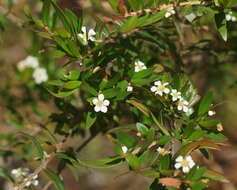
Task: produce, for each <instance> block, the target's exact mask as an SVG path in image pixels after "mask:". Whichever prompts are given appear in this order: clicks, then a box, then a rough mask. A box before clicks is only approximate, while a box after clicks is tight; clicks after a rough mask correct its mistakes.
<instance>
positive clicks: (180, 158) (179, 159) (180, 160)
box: [175, 156, 184, 162]
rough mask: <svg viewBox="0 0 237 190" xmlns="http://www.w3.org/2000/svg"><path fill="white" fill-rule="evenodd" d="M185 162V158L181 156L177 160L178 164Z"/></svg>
mask: <svg viewBox="0 0 237 190" xmlns="http://www.w3.org/2000/svg"><path fill="white" fill-rule="evenodd" d="M183 160H184V159H183V156H179V157H177V158H176V159H175V161H176V162H182V161H183Z"/></svg>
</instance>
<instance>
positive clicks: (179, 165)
mask: <svg viewBox="0 0 237 190" xmlns="http://www.w3.org/2000/svg"><path fill="white" fill-rule="evenodd" d="M181 166H182V165H181V164H180V163H176V164H175V165H174V167H175V168H176V169H179V168H181Z"/></svg>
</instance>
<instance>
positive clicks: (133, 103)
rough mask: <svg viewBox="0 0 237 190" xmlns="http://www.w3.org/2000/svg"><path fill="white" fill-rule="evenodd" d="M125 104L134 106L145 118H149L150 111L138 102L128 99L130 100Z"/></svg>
mask: <svg viewBox="0 0 237 190" xmlns="http://www.w3.org/2000/svg"><path fill="white" fill-rule="evenodd" d="M126 102H127V103H129V104H131V105H133V106H135V107H136V108H137V109H138V110H140V111H141V112H142V113H144V114H145V115H146V116H147V117H149V115H150V110H149V109H148V108H147V107H146V106H145V105H143V104H142V103H140V102H138V101H137V100H135V99H130V100H127V101H126Z"/></svg>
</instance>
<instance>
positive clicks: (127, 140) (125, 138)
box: [116, 132, 137, 148]
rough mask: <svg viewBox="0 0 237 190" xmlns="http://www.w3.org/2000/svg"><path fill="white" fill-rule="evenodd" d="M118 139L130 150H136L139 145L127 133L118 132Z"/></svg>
mask: <svg viewBox="0 0 237 190" xmlns="http://www.w3.org/2000/svg"><path fill="white" fill-rule="evenodd" d="M116 137H117V139H118V141H119V142H120V144H122V145H125V146H126V147H128V148H134V147H135V146H136V144H137V140H136V139H135V138H134V137H132V136H130V135H129V134H127V133H123V132H117V133H116Z"/></svg>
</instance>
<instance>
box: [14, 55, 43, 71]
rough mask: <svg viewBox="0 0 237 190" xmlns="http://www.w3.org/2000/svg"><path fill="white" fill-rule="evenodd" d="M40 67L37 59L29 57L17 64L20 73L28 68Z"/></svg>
mask: <svg viewBox="0 0 237 190" xmlns="http://www.w3.org/2000/svg"><path fill="white" fill-rule="evenodd" d="M38 66H39V61H38V59H37V58H36V57H33V56H28V57H27V58H25V59H24V60H22V61H20V62H19V63H18V64H17V68H18V70H19V71H23V70H24V69H26V68H33V69H35V68H37V67H38Z"/></svg>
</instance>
